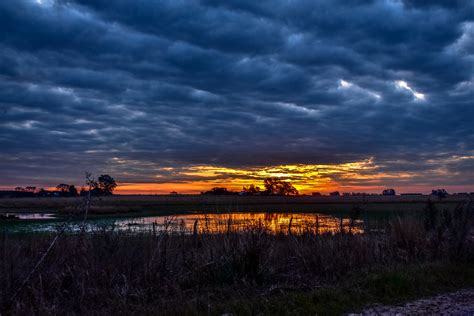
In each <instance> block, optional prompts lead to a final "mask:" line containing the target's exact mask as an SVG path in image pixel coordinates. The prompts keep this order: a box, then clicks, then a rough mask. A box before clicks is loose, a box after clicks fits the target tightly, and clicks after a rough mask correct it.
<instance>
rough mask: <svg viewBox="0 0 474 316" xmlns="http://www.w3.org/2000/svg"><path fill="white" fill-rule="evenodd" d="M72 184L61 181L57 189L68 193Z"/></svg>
mask: <svg viewBox="0 0 474 316" xmlns="http://www.w3.org/2000/svg"><path fill="white" fill-rule="evenodd" d="M69 188H70V185H69V184H66V183H61V184H58V185H57V186H56V189H58V190H59V191H61V193H67V192H69Z"/></svg>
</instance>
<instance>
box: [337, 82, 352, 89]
mask: <svg viewBox="0 0 474 316" xmlns="http://www.w3.org/2000/svg"><path fill="white" fill-rule="evenodd" d="M339 87H341V88H349V87H352V83H350V82H348V81H345V80H341V81H339Z"/></svg>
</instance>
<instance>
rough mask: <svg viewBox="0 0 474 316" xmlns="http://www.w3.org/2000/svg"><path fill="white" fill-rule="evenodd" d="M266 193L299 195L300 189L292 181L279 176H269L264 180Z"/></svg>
mask: <svg viewBox="0 0 474 316" xmlns="http://www.w3.org/2000/svg"><path fill="white" fill-rule="evenodd" d="M263 184H264V186H265V193H266V194H270V195H298V193H299V192H298V190H297V189H296V188H295V187H294V186H293V185H292V184H291V182H288V181H283V180H281V179H278V178H267V179H265V180H263Z"/></svg>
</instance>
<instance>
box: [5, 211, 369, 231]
mask: <svg viewBox="0 0 474 316" xmlns="http://www.w3.org/2000/svg"><path fill="white" fill-rule="evenodd" d="M17 215H19V217H20V219H29V220H28V221H24V222H23V221H14V222H10V221H4V223H3V225H0V229H2V230H3V229H7V230H8V231H9V232H12V233H13V232H17V233H35V232H36V233H38V232H55V231H57V230H58V229H59V228H60V227H61V226H62V225H63V224H64V221H63V220H60V219H58V218H56V217H55V216H54V214H40V213H30V214H17ZM46 219H50V220H49V221H48V220H46ZM36 220H38V221H36ZM0 224H2V222H0ZM82 224H83V223H82V221H80V220H77V221H72V222H69V223H68V225H67V229H66V232H70V233H75V232H78V231H80V230H81V229H84V226H82ZM364 224H366V223H365V222H364V221H362V220H351V219H349V218H342V217H336V216H330V215H327V214H321V213H263V212H261V213H225V214H216V213H208V214H182V215H174V216H148V217H144V216H137V217H126V218H125V217H122V218H117V217H115V218H111V217H107V218H95V219H89V220H88V221H87V222H86V225H85V230H86V231H89V232H97V231H104V230H106V231H108V230H114V231H124V232H131V233H141V232H155V233H159V232H163V231H167V232H176V233H184V234H193V233H209V234H213V233H227V232H239V231H244V230H252V229H259V230H265V231H267V232H271V233H284V234H287V233H293V234H298V233H305V232H309V233H321V234H322V233H336V232H340V231H343V232H352V233H355V234H359V233H363V232H364Z"/></svg>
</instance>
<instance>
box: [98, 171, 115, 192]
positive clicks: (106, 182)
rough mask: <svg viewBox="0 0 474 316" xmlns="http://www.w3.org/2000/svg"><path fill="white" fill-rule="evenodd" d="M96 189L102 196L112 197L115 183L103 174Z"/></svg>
mask: <svg viewBox="0 0 474 316" xmlns="http://www.w3.org/2000/svg"><path fill="white" fill-rule="evenodd" d="M97 180H98V183H97V188H99V190H100V191H101V193H102V194H104V195H112V194H113V192H114V190H115V188H116V187H117V182H115V179H114V178H112V177H111V176H109V175H108V174H103V175H101V176H100V177H99V179H97Z"/></svg>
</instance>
